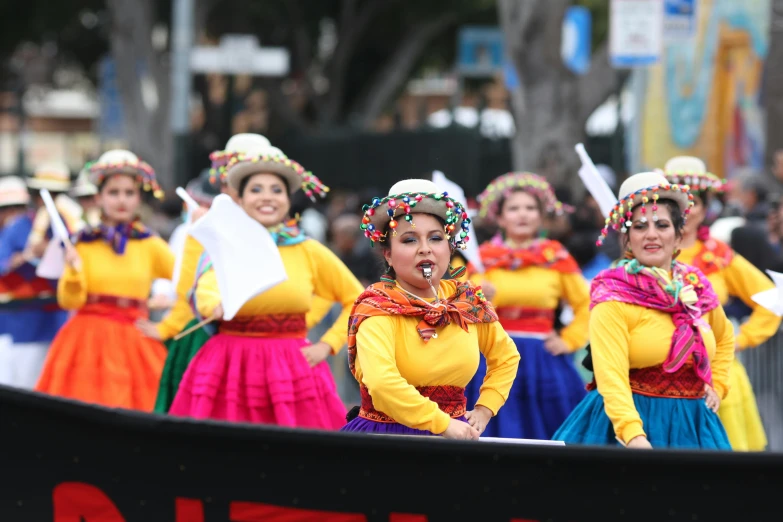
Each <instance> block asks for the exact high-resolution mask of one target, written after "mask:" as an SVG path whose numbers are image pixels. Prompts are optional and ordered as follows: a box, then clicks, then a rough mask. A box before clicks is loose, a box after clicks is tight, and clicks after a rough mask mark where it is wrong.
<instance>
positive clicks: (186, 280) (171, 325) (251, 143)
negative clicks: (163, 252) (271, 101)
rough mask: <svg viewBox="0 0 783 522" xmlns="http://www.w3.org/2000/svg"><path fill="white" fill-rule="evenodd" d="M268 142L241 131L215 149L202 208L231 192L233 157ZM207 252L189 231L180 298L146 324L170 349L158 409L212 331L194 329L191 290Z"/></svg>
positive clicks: (169, 398) (168, 402) (164, 407)
mask: <svg viewBox="0 0 783 522" xmlns="http://www.w3.org/2000/svg"><path fill="white" fill-rule="evenodd" d="M268 146H270V143H269V140H268V139H266V138H265V137H264V136H261V135H260V134H237V135H235V136H232V137H231V139H229V140H228V143H226V148H225V150H222V151H215V152H213V153H212V154H210V159H211V160H212V168H211V169H210V172H209V178H208V180H206V181H207V182H208V184H209V185H208V186H207V187H205V188H204V190H203V191H202V192H203V194H204V196H203V197H202V198H196V201H197V202H198V203H199V204H201V205H203V206H202V209H204V208H209V206H210V205H211V204H212V202H211V196H212V194H213V190H214V189H213V187H216V186H219V187H220V191H221V192H223V193H224V194H225V193H227V192H228V184H227V180H226V169H225V167H226V166H227V165H228V161H229V160H230V159H231V158H233V157H235V156H236V155H237V154H238V153H240V152H247V150H249V149H250V148H253V147H268ZM195 181H196V183H200V182H201V181H199V180H195ZM189 192H190V190H189ZM191 196H194V194H192V193H191ZM202 201H203V202H202ZM204 213H205V211H204V210H201V211H197V214H196V215H194V216H193V217H192V219H193V221H194V222H195V221H196V220H197V219H199V218H200V217H201V216H202V215H203V214H204ZM203 254H204V247H203V246H201V243H199V242H198V241H196V239H195V238H194V237H193V236H191V235H188V236H187V237H186V238H185V244H184V247H183V249H182V253H181V256H182V257H181V259H180V265H179V279H178V280H177V300H176V302H175V303H174V306H173V307H172V308H171V310H170V311H169V313H168V314H167V315H166V317H164V318H163V320H162V321H161V322H160V323H158V324H157V325H152V324H146V325H144V327H145V328H146V331H147V332H148V335H150V336H151V337H157V338H159V339H161V340H162V341H164V342H165V345H166V349H167V352H168V355H167V357H166V364H165V365H164V367H163V373H162V375H161V378H160V386H159V388H158V396H157V399H156V400H155V411H156V412H158V413H167V412H168V411H169V408H170V407H171V403H172V401H173V400H174V396H175V395H176V394H177V390H178V389H179V383H180V381H181V380H182V376H183V375H184V373H185V370H186V369H187V367H188V364H190V361H191V360H192V359H193V357H195V356H196V353H198V351H199V350H200V349H201V347H202V346H204V343H206V342H207V340H208V339H209V337H210V335H211V332H210V329H209V328H208V327H204V328H198V329H196V330H193V327H194V326H195V325H197V324H198V322H199V321H198V319H196V318H195V316H194V314H193V311H192V310H191V307H190V299H189V298H190V291H191V289H192V288H193V285H194V284H195V283H196V272H197V269H198V264H199V259H201V256H202V255H203ZM180 332H188V333H187V335H185V336H184V337H182V338H181V339H177V340H175V339H174V337H175V336H176V335H177V334H179V333H180Z"/></svg>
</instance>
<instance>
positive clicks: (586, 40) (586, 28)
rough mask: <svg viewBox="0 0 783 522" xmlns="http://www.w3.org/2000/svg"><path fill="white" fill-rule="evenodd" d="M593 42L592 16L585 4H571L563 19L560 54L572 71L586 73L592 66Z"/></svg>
mask: <svg viewBox="0 0 783 522" xmlns="http://www.w3.org/2000/svg"><path fill="white" fill-rule="evenodd" d="M591 44H592V16H591V15H590V10H589V9H588V8H586V7H584V6H579V5H575V6H571V7H569V8H568V9H567V10H566V14H565V17H564V19H563V38H562V42H561V45H560V54H561V55H562V57H563V63H564V64H565V66H566V67H568V68H569V69H570V70H571V71H572V72H574V73H576V74H584V73H586V72H587V70H588V69H589V68H590V51H591V49H590V46H591Z"/></svg>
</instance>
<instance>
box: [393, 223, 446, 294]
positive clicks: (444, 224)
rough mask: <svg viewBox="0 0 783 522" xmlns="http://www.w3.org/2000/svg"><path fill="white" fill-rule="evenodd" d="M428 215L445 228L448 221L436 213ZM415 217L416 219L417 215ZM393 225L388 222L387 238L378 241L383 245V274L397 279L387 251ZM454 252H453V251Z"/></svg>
mask: <svg viewBox="0 0 783 522" xmlns="http://www.w3.org/2000/svg"><path fill="white" fill-rule="evenodd" d="M427 215H428V216H432V217H434V218H435V219H437V220H438V223H440V224H441V225H442V226H443V228H444V229H445V228H446V222H445V221H444V220H443V219H442V218H441V217H440V216H436V215H435V214H427ZM413 219H416V218H415V217H414V218H413ZM391 232H392V230H391V227H390V226H389V223H386V226H385V227H383V235H384V237H385V238H387V239H386V240H385V241H381V242H380V243H378V244H379V245H380V246H381V262H382V264H381V268H382V270H383V274H386V275H388V276H389V277H391V278H392V279H397V272H395V271H394V268H392V267H391V266H389V262H388V261H386V255H385V254H386V252H391V248H392V247H391V239H389V238H391ZM452 253H453V252H452Z"/></svg>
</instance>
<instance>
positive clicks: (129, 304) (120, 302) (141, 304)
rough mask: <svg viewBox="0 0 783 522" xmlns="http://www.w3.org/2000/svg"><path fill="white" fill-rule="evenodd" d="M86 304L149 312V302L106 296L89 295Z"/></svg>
mask: <svg viewBox="0 0 783 522" xmlns="http://www.w3.org/2000/svg"><path fill="white" fill-rule="evenodd" d="M86 304H95V305H108V306H111V307H114V308H122V309H124V310H125V309H135V310H139V311H141V312H146V311H147V301H145V300H143V299H133V298H132V297H121V296H116V295H105V294H87V301H86Z"/></svg>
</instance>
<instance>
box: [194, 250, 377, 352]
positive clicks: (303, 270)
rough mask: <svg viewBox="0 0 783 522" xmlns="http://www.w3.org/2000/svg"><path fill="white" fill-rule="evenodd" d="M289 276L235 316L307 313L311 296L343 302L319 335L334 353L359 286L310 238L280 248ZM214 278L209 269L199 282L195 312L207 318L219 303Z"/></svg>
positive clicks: (342, 340) (345, 330)
mask: <svg viewBox="0 0 783 522" xmlns="http://www.w3.org/2000/svg"><path fill="white" fill-rule="evenodd" d="M280 256H281V257H282V259H283V265H284V266H285V270H286V273H287V274H288V279H287V280H286V281H284V282H283V283H281V284H279V285H277V286H275V287H274V288H271V289H270V290H268V291H266V292H264V293H262V294H260V295H257V296H256V297H254V298H253V299H251V300H250V301H248V302H247V303H245V305H244V306H243V307H242V308H241V309H240V310H239V312H238V313H237V317H249V316H256V315H270V314H305V315H306V314H307V313H308V312H309V311H310V310H311V309H312V306H313V295H317V296H319V297H321V298H323V299H325V300H326V301H329V302H336V303H340V304H342V305H343V311H342V313H341V314H340V317H339V318H338V319H337V321H335V323H334V324H333V325H332V327H331V328H330V329H329V330H328V331H327V332H326V333H325V334H324V335H323V336H322V337H321V341H323V342H325V343H326V344H328V345H329V346H331V348H332V353H334V354H336V353H338V352H339V351H340V349H342V347H343V345H344V344H345V342H346V339H347V336H348V316H349V314H350V312H351V308H352V307H353V303H354V301H355V300H356V298H357V297H359V294H361V293H362V290H363V288H362V285H361V284H360V283H359V280H358V279H356V277H355V276H354V275H353V274H352V273H351V271H350V270H349V269H348V267H346V266H345V265H344V264H343V263H342V261H340V259H339V258H338V257H337V256H336V255H335V254H334V253H332V251H331V250H329V249H328V248H327V247H325V246H324V245H322V244H321V243H319V242H317V241H314V240H312V239H307V240H305V241H303V242H302V243H299V244H296V245H291V246H284V247H280ZM221 300H222V299H221V297H220V291H219V290H218V285H217V277H216V276H215V272H214V270H209V271H208V272H207V273H206V274H204V275H203V276H202V277H201V278H200V279H199V281H198V283H197V287H196V302H197V305H198V312H199V314H201V315H202V316H204V317H209V316H211V315H212V313H213V312H214V311H215V308H217V306H218V305H219V304H220V303H221Z"/></svg>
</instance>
